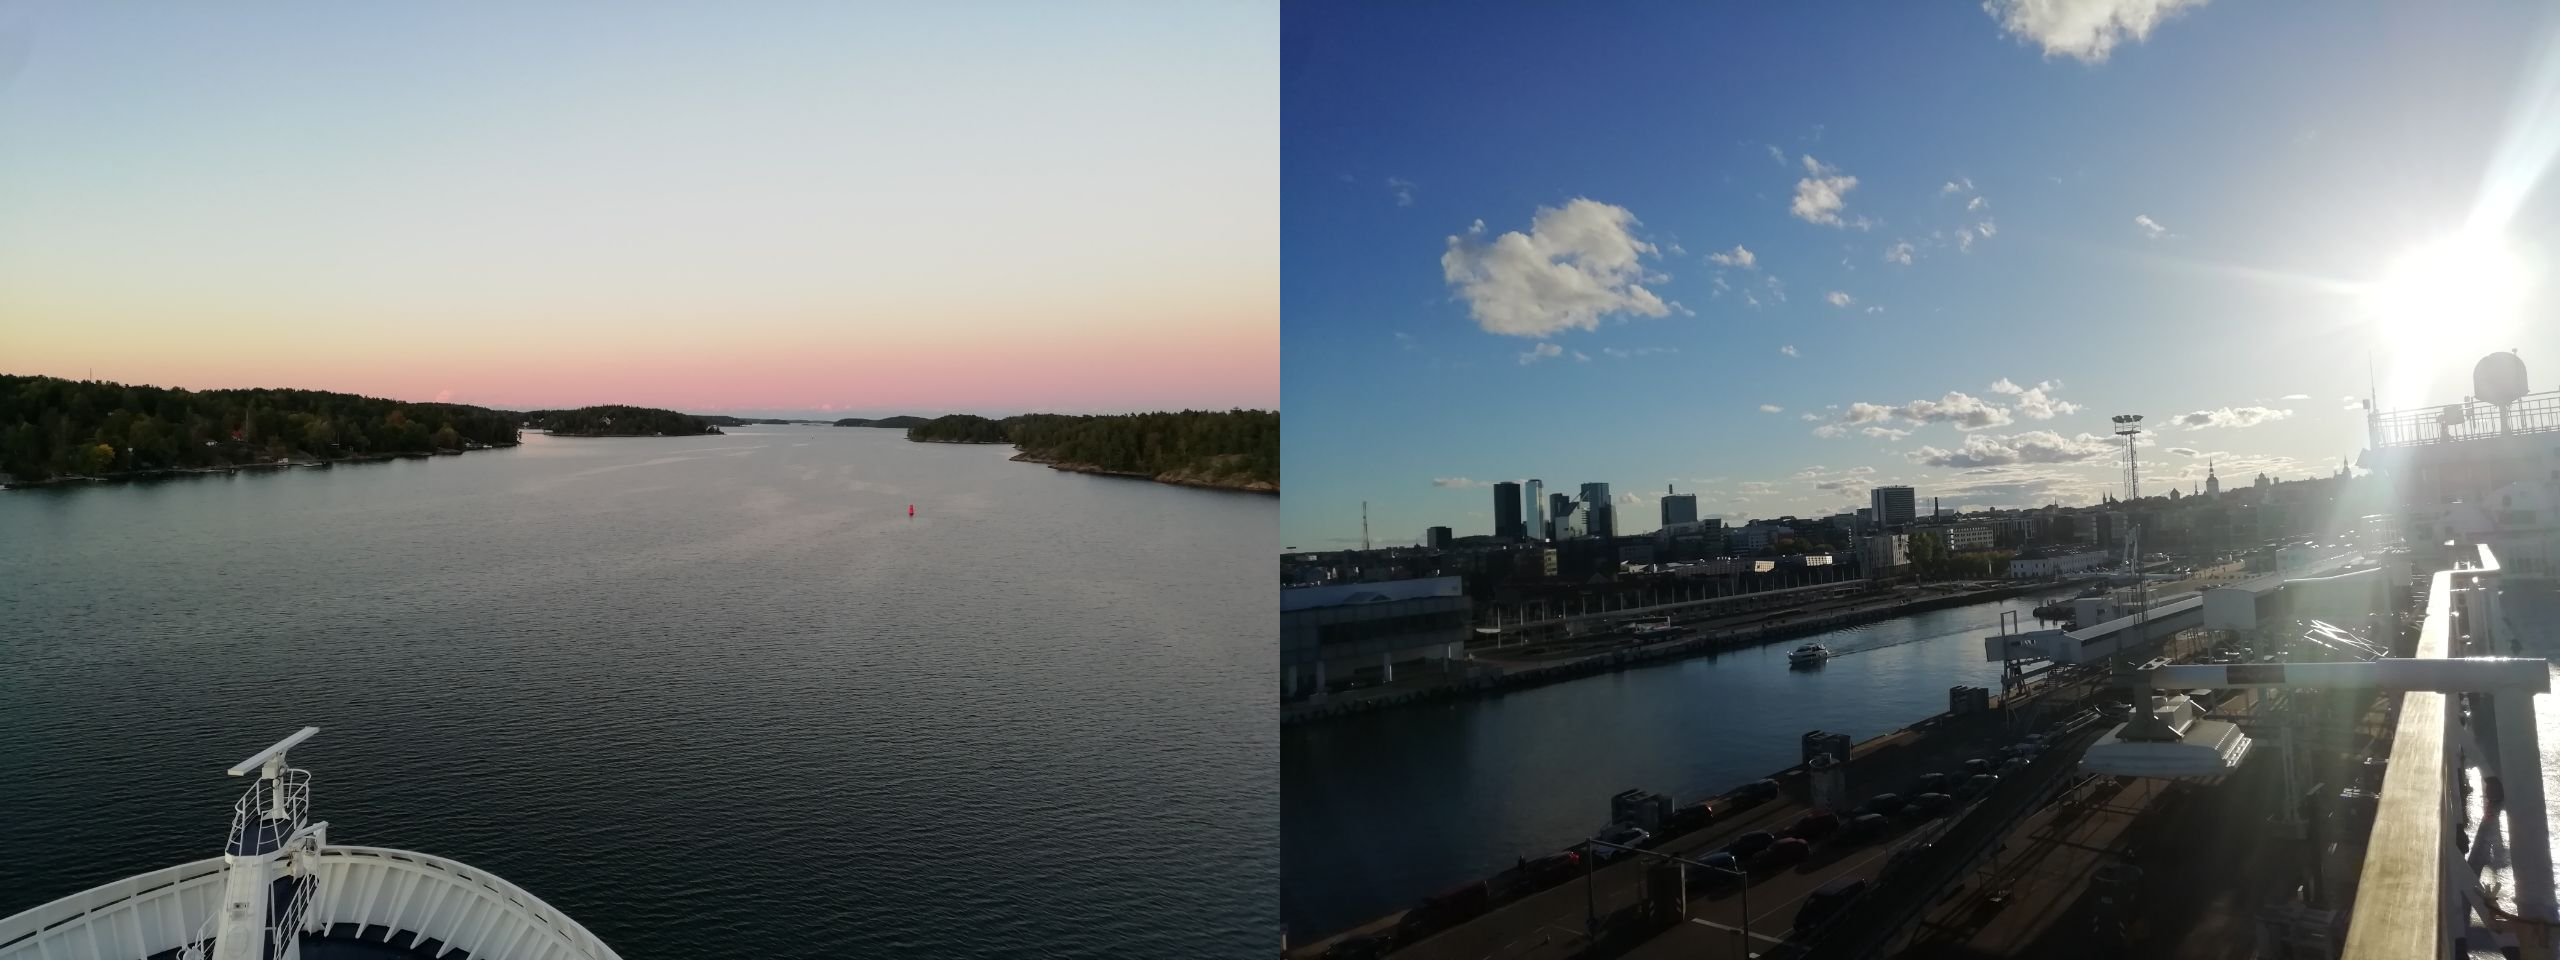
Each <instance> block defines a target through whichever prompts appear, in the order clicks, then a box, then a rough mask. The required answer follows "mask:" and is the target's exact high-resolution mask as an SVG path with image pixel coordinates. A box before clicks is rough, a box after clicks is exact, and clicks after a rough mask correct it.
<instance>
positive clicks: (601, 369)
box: [0, 2, 1279, 415]
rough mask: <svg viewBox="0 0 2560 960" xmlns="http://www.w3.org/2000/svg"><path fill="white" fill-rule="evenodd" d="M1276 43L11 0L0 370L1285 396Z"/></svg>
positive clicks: (379, 388) (1108, 406)
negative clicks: (1281, 357)
mask: <svg viewBox="0 0 2560 960" xmlns="http://www.w3.org/2000/svg"><path fill="white" fill-rule="evenodd" d="M253 10H254V12H253ZM1278 49H1279V47H1278V20H1277V14H1276V13H1275V12H1274V11H1273V10H1272V9H1271V8H1270V7H1269V6H1268V5H1266V4H1257V3H1245V2H1234V3H1214V2H1213V3H1195V4H1165V3H1143V2H1131V3H1119V4H1112V3H1100V4H1095V3H1080V4H1075V5H1072V6H1071V7H1070V6H1064V5H1054V4H1045V3H1033V2H1022V3H1014V4H1000V3H989V4H978V5H973V6H971V7H969V8H968V9H966V10H961V9H953V8H949V7H942V6H934V5H922V4H907V3H875V4H831V3H808V4H792V3H752V4H650V5H629V6H625V5H599V4H594V3H516V4H469V5H399V4H358V5H346V4H328V3H317V2H313V3H285V4H270V5H259V6H256V7H254V8H250V7H240V6H229V5H223V6H214V5H184V4H121V3H116V4H74V3H67V2H54V3H35V4H31V5H29V4H21V5H14V6H8V7H0V372H6V373H21V374H26V373H33V374H50V375H57V376H69V377H80V376H86V375H90V374H91V372H92V371H94V374H95V376H97V377H98V378H101V379H108V380H118V381H125V382H135V383H152V384H160V385H168V386H183V387H195V388H203V387H237V386H290V387H304V388H315V389H330V390H345V391H352V392H357V393H365V394H373V395H381V396H391V397H398V398H405V399H418V400H427V399H435V398H446V399H451V400H454V401H458V402H468V403H480V404H487V405H491V406H499V407H513V408H531V407H550V406H570V405H580V404H591V403H631V404H641V405H648V406H664V407H673V408H678V409H683V410H689V411H696V412H713V411H718V412H737V413H808V414H817V413H836V414H844V415H858V414H888V413H925V414H932V413H943V412H954V411H969V412H991V413H1011V412H1024V411H1059V412H1108V411H1126V410H1135V409H1163V408H1179V407H1213V408H1223V407H1228V406H1249V407H1261V408H1272V407H1275V406H1276V405H1277V404H1278V402H1279V331H1278V313H1279V304H1278V298H1279V294H1278V276H1277V272H1276V269H1275V268H1276V264H1277V262H1278V257H1279V253H1278V249H1279V238H1278V230H1279V227H1278V219H1279V218H1278V203H1279V199H1278V189H1279V188H1278V167H1279V161H1278V157H1279V119H1278V111H1279V99H1278V97H1279V93H1278V91H1279V83H1278V76H1279V67H1278V62H1279V58H1278Z"/></svg>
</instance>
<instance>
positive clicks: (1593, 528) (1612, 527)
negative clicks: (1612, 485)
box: [1582, 483, 1618, 540]
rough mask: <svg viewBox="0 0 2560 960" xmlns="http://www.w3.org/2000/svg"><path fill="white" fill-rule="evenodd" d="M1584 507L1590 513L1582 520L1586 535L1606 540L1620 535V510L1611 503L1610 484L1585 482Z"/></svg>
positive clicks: (1583, 491)
mask: <svg viewBox="0 0 2560 960" xmlns="http://www.w3.org/2000/svg"><path fill="white" fill-rule="evenodd" d="M1582 509H1583V511H1584V512H1586V513H1588V514H1590V516H1588V517H1586V518H1584V519H1583V522H1582V527H1583V534H1584V535H1585V536H1590V537H1597V538H1600V539H1602V540H1606V539H1609V538H1610V537H1614V536H1617V535H1618V511H1617V509H1616V508H1615V507H1613V506H1611V505H1610V503H1609V485H1608V484H1606V483H1586V484H1583V485H1582Z"/></svg>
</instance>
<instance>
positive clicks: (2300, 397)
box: [2276, 393, 2311, 400]
mask: <svg viewBox="0 0 2560 960" xmlns="http://www.w3.org/2000/svg"><path fill="white" fill-rule="evenodd" d="M2276 399H2278V400H2309V399H2311V395H2310V394H2307V393H2288V394H2285V395H2284V396H2281V397H2277V398H2276Z"/></svg>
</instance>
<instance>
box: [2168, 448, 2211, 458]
mask: <svg viewBox="0 0 2560 960" xmlns="http://www.w3.org/2000/svg"><path fill="white" fill-rule="evenodd" d="M2169 452H2170V453H2174V454H2177V455H2179V456H2182V457H2197V456H2203V454H2200V453H2197V452H2196V448H2194V447H2170V448H2169Z"/></svg>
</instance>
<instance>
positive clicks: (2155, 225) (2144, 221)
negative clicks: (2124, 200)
mask: <svg viewBox="0 0 2560 960" xmlns="http://www.w3.org/2000/svg"><path fill="white" fill-rule="evenodd" d="M2133 225H2134V226H2137V227H2141V228H2142V235H2143V236H2144V237H2147V238H2150V239H2153V240H2158V239H2160V238H2161V237H2162V236H2165V235H2167V234H2168V232H2169V228H2167V227H2164V226H2161V225H2160V221H2157V220H2153V219H2151V215H2150V214H2147V213H2137V214H2134V215H2133Z"/></svg>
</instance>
